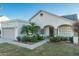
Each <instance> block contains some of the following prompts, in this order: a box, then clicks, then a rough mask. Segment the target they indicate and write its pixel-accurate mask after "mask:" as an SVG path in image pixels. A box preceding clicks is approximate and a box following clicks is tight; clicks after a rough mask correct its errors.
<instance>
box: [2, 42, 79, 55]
mask: <svg viewBox="0 0 79 59" xmlns="http://www.w3.org/2000/svg"><path fill="white" fill-rule="evenodd" d="M0 55H3V56H71V55H73V56H75V55H79V46H78V45H73V44H61V43H51V42H48V43H46V44H44V45H42V46H40V47H38V48H36V49H34V50H29V49H26V48H22V47H19V46H15V45H12V44H8V43H3V44H0Z"/></svg>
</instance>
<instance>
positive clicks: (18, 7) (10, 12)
mask: <svg viewBox="0 0 79 59" xmlns="http://www.w3.org/2000/svg"><path fill="white" fill-rule="evenodd" d="M0 6H1V7H2V9H1V10H0V15H4V16H8V17H9V18H10V19H23V20H28V19H29V18H30V17H32V16H33V15H34V14H35V13H37V11H39V10H46V11H48V12H51V13H54V14H57V15H60V16H61V15H68V14H75V13H76V14H78V18H79V4H68V3H47V4H46V3H44V4H42V3H39V4H38V3H4V4H3V3H1V4H0Z"/></svg>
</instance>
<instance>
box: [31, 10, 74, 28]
mask: <svg viewBox="0 0 79 59" xmlns="http://www.w3.org/2000/svg"><path fill="white" fill-rule="evenodd" d="M30 21H31V22H34V23H36V24H37V25H39V26H40V27H44V26H45V25H52V26H54V27H57V26H59V25H62V24H69V25H72V22H73V21H71V20H69V19H66V18H63V17H60V16H57V15H54V14H51V13H48V12H44V11H40V12H38V13H37V14H36V15H35V16H33V17H32V18H31V19H30Z"/></svg>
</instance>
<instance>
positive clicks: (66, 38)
mask: <svg viewBox="0 0 79 59" xmlns="http://www.w3.org/2000/svg"><path fill="white" fill-rule="evenodd" d="M50 41H51V42H60V41H70V42H71V43H73V37H58V36H57V37H50Z"/></svg>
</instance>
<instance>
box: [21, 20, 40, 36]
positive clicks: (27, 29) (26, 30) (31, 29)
mask: <svg viewBox="0 0 79 59" xmlns="http://www.w3.org/2000/svg"><path fill="white" fill-rule="evenodd" d="M39 28H40V27H39V26H37V25H36V24H35V23H32V22H31V23H30V25H24V26H23V27H22V29H21V34H27V35H30V33H31V34H32V35H33V34H36V32H37V31H38V29H39Z"/></svg>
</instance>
